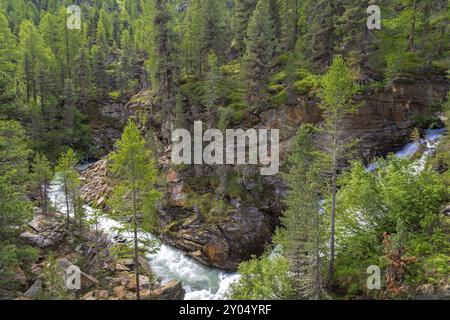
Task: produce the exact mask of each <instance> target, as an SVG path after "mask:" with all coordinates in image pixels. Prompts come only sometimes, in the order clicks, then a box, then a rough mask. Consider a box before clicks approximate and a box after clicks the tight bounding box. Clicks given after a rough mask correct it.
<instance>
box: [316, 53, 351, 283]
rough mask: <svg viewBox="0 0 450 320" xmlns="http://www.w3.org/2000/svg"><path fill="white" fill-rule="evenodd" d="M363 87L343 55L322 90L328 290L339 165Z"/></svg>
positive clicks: (349, 142) (347, 143) (346, 145)
mask: <svg viewBox="0 0 450 320" xmlns="http://www.w3.org/2000/svg"><path fill="white" fill-rule="evenodd" d="M358 90H359V87H358V85H357V83H356V81H355V77H354V75H353V73H352V71H351V70H350V69H349V67H348V66H347V65H346V63H345V61H344V59H343V58H342V57H341V56H336V57H335V58H334V59H333V62H332V64H331V66H330V68H329V70H328V72H327V73H326V75H325V76H324V77H323V80H322V90H321V92H320V98H321V104H320V108H321V109H322V113H323V118H324V130H325V133H326V135H327V139H328V142H327V144H326V151H327V152H328V153H329V156H330V162H331V163H330V171H331V208H330V211H331V212H330V215H331V217H330V218H331V224H330V225H331V229H330V258H329V268H328V283H327V285H328V287H329V288H330V287H331V285H332V281H333V276H334V258H335V218H336V217H335V215H336V194H337V190H338V185H337V178H338V171H339V163H340V161H342V160H343V157H344V156H345V155H346V154H347V151H348V150H349V148H350V145H351V141H349V140H348V138H346V137H345V130H346V128H347V127H348V123H347V121H348V118H349V116H350V115H351V114H352V113H354V112H355V111H356V110H357V106H356V105H355V103H354V101H353V98H354V95H355V94H356V93H357V92H358Z"/></svg>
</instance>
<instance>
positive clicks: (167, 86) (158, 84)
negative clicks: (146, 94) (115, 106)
mask: <svg viewBox="0 0 450 320" xmlns="http://www.w3.org/2000/svg"><path fill="white" fill-rule="evenodd" d="M153 28H154V35H155V45H154V47H155V58H156V66H155V76H154V79H155V83H154V87H155V91H156V94H157V101H158V103H159V105H160V107H161V108H162V110H163V112H164V119H165V124H164V127H163V137H164V138H165V139H166V140H170V132H171V130H172V129H171V127H172V125H173V119H174V111H175V110H174V109H175V103H176V94H177V90H178V89H177V73H178V68H177V63H176V57H175V54H176V52H175V45H174V33H173V31H172V26H171V16H170V12H169V8H168V1H167V0H155V14H154V20H153Z"/></svg>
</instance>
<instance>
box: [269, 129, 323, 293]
mask: <svg viewBox="0 0 450 320" xmlns="http://www.w3.org/2000/svg"><path fill="white" fill-rule="evenodd" d="M316 132H317V130H316V129H315V128H314V127H311V126H308V125H303V126H302V127H301V128H300V130H299V132H298V133H297V135H296V137H295V140H294V142H293V144H292V150H291V152H290V155H289V157H288V165H287V172H285V173H284V174H283V177H284V179H285V180H286V181H287V183H288V185H289V191H288V194H287V196H286V198H285V203H286V205H287V210H286V211H285V212H284V213H283V216H282V218H281V222H282V226H283V227H282V228H279V229H278V232H277V237H276V239H275V241H276V242H277V243H278V244H280V245H281V248H282V253H283V255H284V256H285V257H286V258H287V259H288V261H289V265H290V271H291V277H292V281H293V286H294V288H295V293H296V295H297V297H298V298H300V299H321V298H323V297H325V292H324V289H323V279H322V278H323V275H322V273H323V261H322V253H323V251H324V249H325V243H326V242H325V238H324V234H325V232H324V230H323V229H324V221H323V220H324V217H323V215H322V214H321V212H320V210H321V204H320V194H321V193H322V192H323V191H325V190H324V185H325V183H324V176H323V171H324V168H325V161H324V159H326V157H325V156H324V155H323V154H322V153H321V152H319V151H317V150H316V148H315V146H314V143H313V138H314V133H316Z"/></svg>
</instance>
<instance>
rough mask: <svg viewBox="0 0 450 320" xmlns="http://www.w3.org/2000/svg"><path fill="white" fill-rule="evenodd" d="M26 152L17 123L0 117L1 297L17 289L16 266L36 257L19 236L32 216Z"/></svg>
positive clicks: (25, 144) (24, 139)
mask: <svg viewBox="0 0 450 320" xmlns="http://www.w3.org/2000/svg"><path fill="white" fill-rule="evenodd" d="M29 155H30V150H29V149H28V145H27V142H26V138H25V132H24V130H23V129H22V127H21V126H20V124H18V123H17V122H14V121H4V120H0V297H1V296H3V295H4V294H6V293H4V291H5V290H6V291H9V290H14V289H18V288H17V279H16V277H15V276H16V273H17V272H16V271H17V268H18V267H22V266H23V265H24V264H26V263H29V262H31V261H33V260H34V258H35V257H36V252H35V251H34V250H32V249H30V248H29V247H28V246H25V245H24V244H23V243H22V242H21V241H20V238H19V235H20V233H21V232H22V231H23V226H24V224H25V223H26V222H27V221H28V220H29V219H31V217H32V216H33V210H32V206H31V203H30V201H28V200H27V199H26V191H27V190H26V187H27V184H28V182H29V174H28V162H27V158H28V156H29Z"/></svg>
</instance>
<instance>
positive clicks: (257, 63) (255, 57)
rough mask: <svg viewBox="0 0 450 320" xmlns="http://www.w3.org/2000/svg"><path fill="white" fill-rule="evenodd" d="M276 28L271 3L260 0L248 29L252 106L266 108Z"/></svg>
mask: <svg viewBox="0 0 450 320" xmlns="http://www.w3.org/2000/svg"><path fill="white" fill-rule="evenodd" d="M273 41H274V26H273V24H272V21H271V20H270V12H269V1H268V0H259V1H258V4H257V5H256V9H255V11H254V12H253V14H252V16H251V18H250V21H249V23H248V28H247V38H246V47H247V49H246V55H245V61H246V74H247V100H248V102H249V104H250V105H252V106H256V107H258V108H259V107H264V105H265V103H266V92H265V91H266V86H267V84H268V82H269V75H270V71H271V62H272V57H273V54H274V50H275V46H274V42H273Z"/></svg>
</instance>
